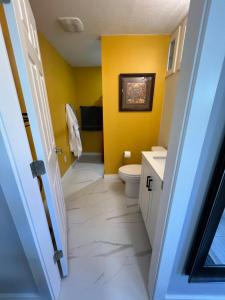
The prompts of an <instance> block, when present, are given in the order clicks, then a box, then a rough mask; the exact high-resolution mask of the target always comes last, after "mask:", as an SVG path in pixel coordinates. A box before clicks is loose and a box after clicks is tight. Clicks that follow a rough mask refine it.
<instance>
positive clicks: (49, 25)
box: [30, 0, 189, 66]
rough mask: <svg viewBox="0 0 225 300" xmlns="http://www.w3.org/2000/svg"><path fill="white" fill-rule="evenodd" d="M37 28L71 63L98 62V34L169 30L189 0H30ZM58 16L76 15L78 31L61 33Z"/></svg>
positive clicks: (84, 64)
mask: <svg viewBox="0 0 225 300" xmlns="http://www.w3.org/2000/svg"><path fill="white" fill-rule="evenodd" d="M30 3H31V7H32V10H33V13H34V17H35V19H36V23H37V28H38V30H39V31H41V32H42V33H43V34H44V35H45V36H46V38H47V39H48V40H49V41H50V43H51V44H52V45H53V46H54V47H55V48H56V49H57V50H58V51H59V52H60V53H61V55H62V56H63V57H64V58H65V59H66V60H67V61H68V62H69V63H70V64H71V65H73V66H99V65H101V49H100V39H99V37H100V36H101V35H117V34H163V33H171V32H172V31H173V30H174V29H175V27H176V26H177V25H178V24H179V22H180V21H181V20H182V19H183V18H184V16H185V15H186V14H187V12H188V7H189V0H47V1H46V0H30ZM58 17H78V18H80V19H81V20H82V21H83V23H84V28H85V31H84V32H82V33H67V32H64V31H63V30H62V29H61V27H60V25H59V24H58V22H57V18H58Z"/></svg>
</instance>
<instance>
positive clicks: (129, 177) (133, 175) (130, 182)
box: [119, 165, 141, 198]
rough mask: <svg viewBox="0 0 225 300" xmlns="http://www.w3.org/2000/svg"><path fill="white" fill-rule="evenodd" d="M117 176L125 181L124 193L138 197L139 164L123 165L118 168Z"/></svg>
mask: <svg viewBox="0 0 225 300" xmlns="http://www.w3.org/2000/svg"><path fill="white" fill-rule="evenodd" d="M119 177H120V178H121V179H122V180H123V181H124V182H125V195H126V196H127V197H129V198H138V196H139V185H140V177H141V165H125V166H122V167H120V168H119Z"/></svg>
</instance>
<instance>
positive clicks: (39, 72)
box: [4, 0, 68, 276]
mask: <svg viewBox="0 0 225 300" xmlns="http://www.w3.org/2000/svg"><path fill="white" fill-rule="evenodd" d="M4 9H5V14H6V19H7V23H8V27H9V32H10V37H11V42H12V45H13V50H14V55H15V59H16V64H17V69H18V73H19V77H20V81H21V86H22V91H23V96H24V101H25V105H26V109H27V113H28V117H29V123H30V127H31V132H32V137H33V141H34V146H35V150H36V154H37V159H38V160H41V161H43V162H44V165H45V170H46V173H45V174H44V175H43V176H42V181H43V185H44V190H45V195H46V201H47V205H48V210H49V214H50V218H51V223H52V227H53V233H54V238H55V242H56V247H57V252H56V256H55V257H56V259H57V261H58V263H59V266H60V269H61V273H62V276H66V275H67V274H68V264H67V221H66V209H65V202H64V197H63V192H62V186H61V178H60V173H59V166H58V160H57V156H56V151H55V150H56V145H55V140H54V135H53V129H52V124H51V117H50V111H49V106H48V98H47V92H46V86H45V79H44V74H43V68H42V61H41V55H40V50H39V43H38V37H37V30H36V24H35V20H34V16H33V13H32V10H31V7H30V4H29V1H28V0H17V1H11V2H10V3H9V4H5V5H4ZM52 76H54V74H52Z"/></svg>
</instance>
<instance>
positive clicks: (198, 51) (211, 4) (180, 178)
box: [148, 0, 225, 300]
mask: <svg viewBox="0 0 225 300" xmlns="http://www.w3.org/2000/svg"><path fill="white" fill-rule="evenodd" d="M224 12H225V3H224V2H223V1H213V0H207V1H205V0H199V1H194V0H192V1H191V4H190V11H189V16H188V24H187V34H186V40H185V44H184V52H183V61H182V64H181V69H180V80H179V83H178V88H177V95H176V101H175V108H174V115H173V123H172V129H171V134H170V140H169V147H168V156H167V161H166V168H165V180H164V188H163V192H162V195H161V199H160V212H159V218H158V221H157V232H156V238H155V244H156V247H155V248H154V249H153V253H152V258H151V266H150V273H149V285H148V289H149V295H150V299H154V300H156V299H157V300H165V299H171V300H172V299H173V300H175V299H176V300H180V299H183V300H187V299H189V300H190V299H192V300H193V299H196V300H200V299H201V300H202V299H206V298H207V299H208V300H215V299H221V295H218V297H217V296H215V295H213V294H211V295H207V296H206V293H207V292H206V291H207V286H208V288H209V289H208V293H209V290H210V288H211V287H212V285H210V284H205V285H204V286H201V287H199V290H198V287H196V285H195V287H193V286H192V287H193V288H191V285H190V284H189V285H188V278H187V276H184V275H183V273H184V272H183V271H182V270H183V269H182V268H183V267H182V264H184V263H185V254H186V253H185V251H186V250H187V249H185V247H184V246H185V244H186V248H187V246H188V242H190V240H191V235H192V234H193V232H194V228H195V227H194V225H195V222H196V220H197V218H198V213H199V211H200V209H201V199H200V197H202V194H203V190H202V185H205V186H204V187H206V186H207V180H208V178H209V176H210V172H211V169H212V166H213V160H214V159H215V156H216V151H217V148H218V146H219V144H220V141H221V138H222V136H223V134H222V132H223V126H222V125H223V123H222V122H223V121H224V116H223V115H224V104H223V106H222V104H221V103H222V100H221V99H222V98H221V97H222V95H223V92H222V88H224V86H223V85H224V82H223V85H222V83H220V78H221V76H222V74H223V76H224V69H223V68H224V67H225V66H224V56H225V55H224V54H225V36H221V35H220V34H219V32H220V30H221V28H224V26H225V13H224ZM215 45H216V49H217V51H216V55H213V54H214V53H215ZM206 82H207V83H208V84H209V83H210V88H209V86H208V85H207V86H206V84H205V83H206ZM223 100H224V99H223ZM200 112H202V114H201V113H200ZM222 114H223V115H222ZM190 166H191V168H190ZM200 180H202V181H200ZM200 190H201V191H200ZM190 205H192V206H191V209H190ZM187 218H188V219H187ZM187 220H189V223H187V222H188V221H187ZM185 234H186V235H185ZM181 246H182V247H183V249H182V247H181ZM182 250H183V251H182ZM175 282H176V285H177V286H180V287H181V288H180V291H179V292H177V293H173V291H171V290H170V289H169V288H170V287H171V284H172V283H173V284H175ZM217 287H218V285H217ZM214 288H215V286H214ZM218 289H219V287H218ZM223 289H224V286H223ZM203 293H204V295H203ZM223 297H224V296H223Z"/></svg>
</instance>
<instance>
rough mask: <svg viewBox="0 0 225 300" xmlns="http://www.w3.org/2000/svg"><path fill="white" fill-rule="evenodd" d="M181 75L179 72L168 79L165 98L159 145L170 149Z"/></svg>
mask: <svg viewBox="0 0 225 300" xmlns="http://www.w3.org/2000/svg"><path fill="white" fill-rule="evenodd" d="M179 74H180V72H179V71H178V72H176V73H174V74H172V75H170V76H169V77H167V78H166V83H165V97H164V104H163V112H162V117H161V125H160V134H159V145H161V146H164V147H165V148H168V144H169V138H170V130H171V125H172V120H173V111H174V102H175V98H176V91H177V84H178V80H179Z"/></svg>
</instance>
